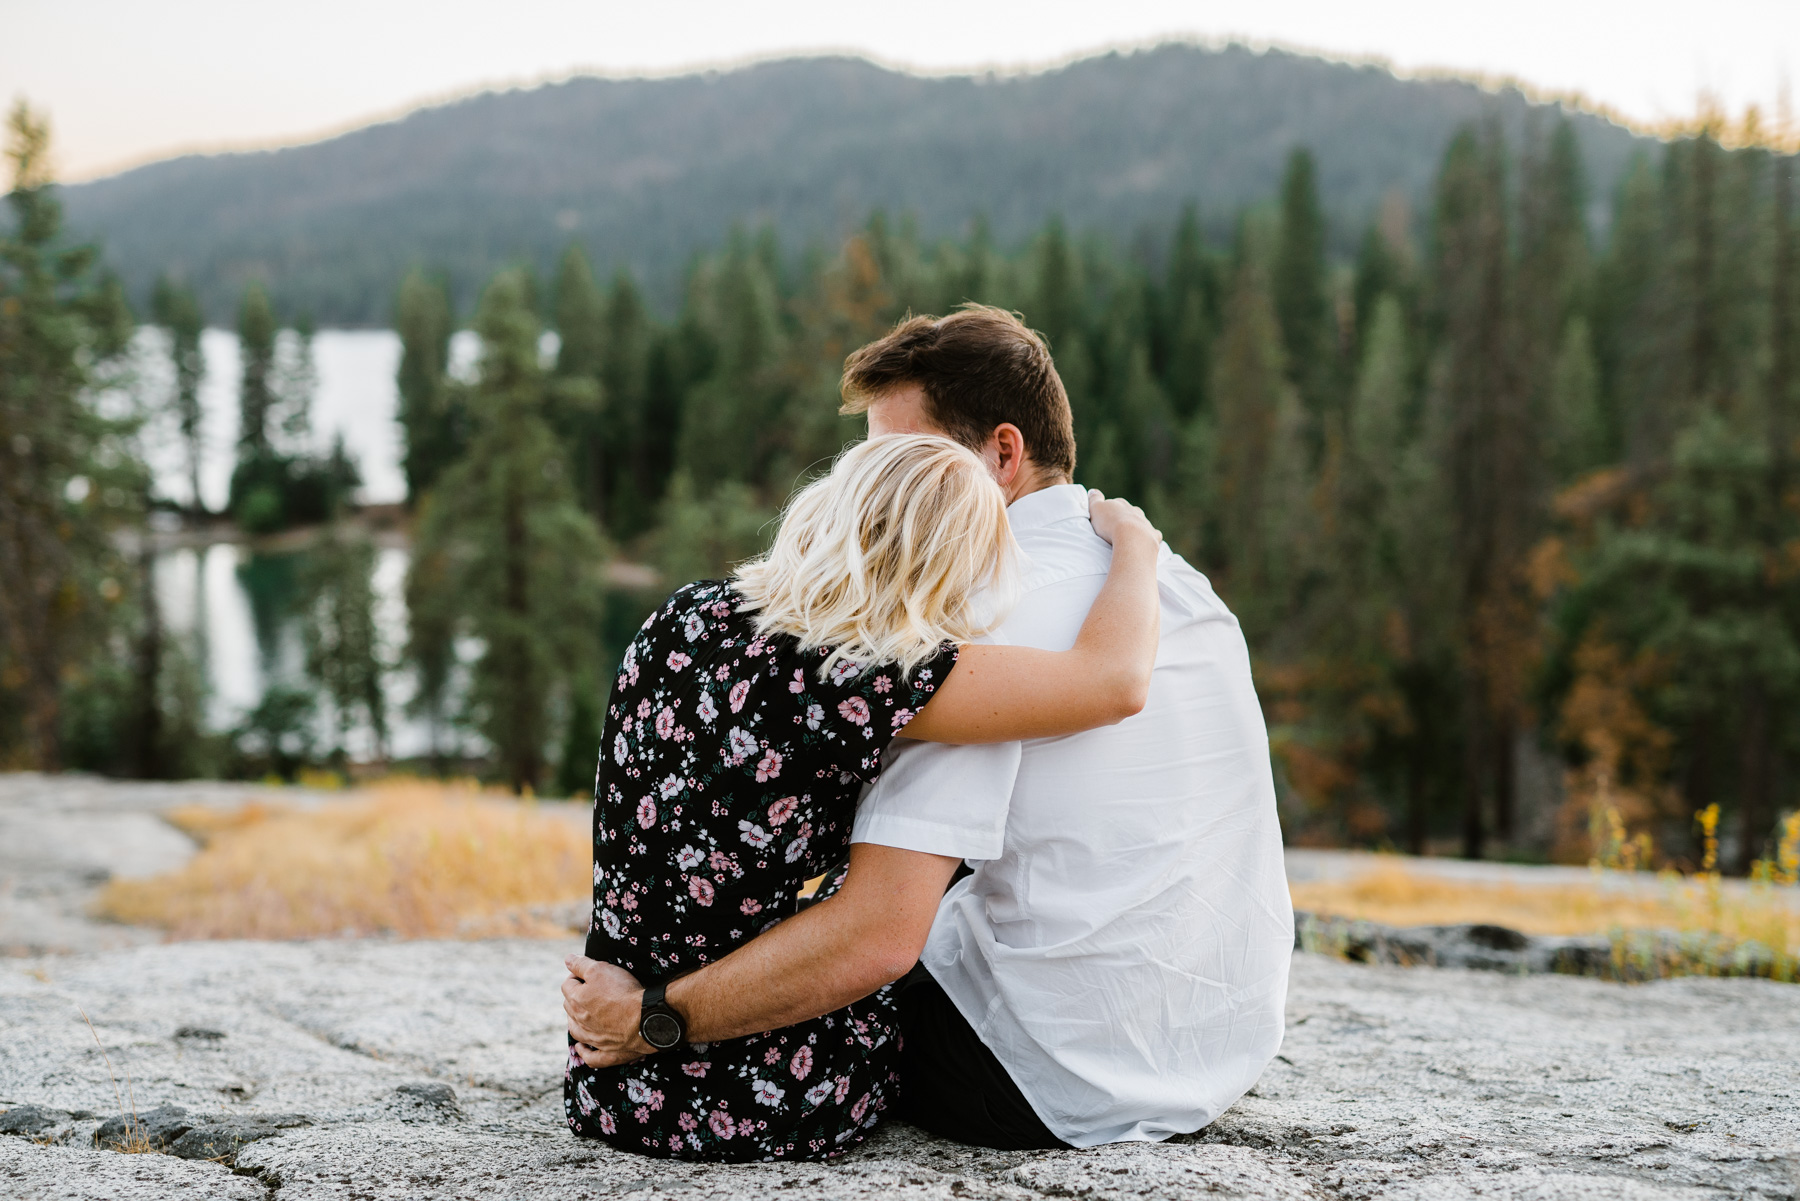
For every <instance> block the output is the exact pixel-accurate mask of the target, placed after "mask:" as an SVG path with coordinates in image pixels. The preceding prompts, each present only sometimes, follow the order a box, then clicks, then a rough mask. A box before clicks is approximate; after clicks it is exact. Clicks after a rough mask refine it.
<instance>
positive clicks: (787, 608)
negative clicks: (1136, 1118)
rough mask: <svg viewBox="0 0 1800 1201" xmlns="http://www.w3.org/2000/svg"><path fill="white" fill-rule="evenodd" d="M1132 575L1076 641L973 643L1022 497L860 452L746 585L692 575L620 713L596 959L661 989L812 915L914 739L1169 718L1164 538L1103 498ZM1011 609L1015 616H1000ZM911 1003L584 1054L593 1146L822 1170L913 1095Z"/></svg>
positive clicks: (970, 472)
mask: <svg viewBox="0 0 1800 1201" xmlns="http://www.w3.org/2000/svg"><path fill="white" fill-rule="evenodd" d="M1092 516H1093V521H1094V524H1095V529H1096V530H1097V531H1098V532H1099V533H1100V534H1101V536H1102V537H1105V538H1107V540H1108V541H1110V542H1112V543H1113V546H1114V551H1113V561H1112V568H1111V575H1110V576H1109V577H1108V579H1107V582H1106V585H1105V587H1104V588H1103V589H1102V591H1101V593H1100V596H1099V598H1098V599H1097V600H1096V601H1095V603H1094V606H1093V609H1092V610H1091V612H1090V613H1089V615H1088V618H1087V621H1086V624H1084V625H1083V626H1082V629H1081V634H1080V636H1079V638H1078V639H1077V641H1076V644H1075V646H1074V648H1072V649H1071V650H1069V651H1065V652H1060V653H1055V652H1049V651H1041V650H1035V649H1031V648H1025V647H997V646H980V645H970V643H971V641H972V640H973V639H974V638H976V637H978V636H979V635H980V634H981V633H982V631H983V630H984V629H985V628H987V627H989V626H991V625H992V624H993V623H994V621H995V620H997V619H998V616H999V613H998V612H995V611H994V610H997V609H999V608H1001V607H1002V606H1000V605H998V604H994V603H992V600H993V598H996V597H1001V598H1003V597H1004V596H1005V595H1006V594H1007V593H1008V592H1009V591H1010V588H1011V584H1012V572H1013V569H1014V566H1013V555H1014V547H1013V543H1012V535H1011V533H1010V531H1009V529H1008V527H1007V522H1006V505H1005V500H1004V498H1003V497H1002V495H1001V492H1000V489H999V487H998V486H997V485H996V484H995V483H994V482H993V480H992V479H990V478H989V476H988V474H987V470H986V468H985V467H984V465H983V464H982V462H981V460H980V459H979V458H977V457H976V456H975V455H974V454H973V453H972V452H970V451H969V450H967V449H965V448H964V447H962V446H959V445H957V444H956V443H954V442H951V441H949V440H948V439H945V438H937V437H928V436H924V435H897V436H891V437H885V438H877V439H872V440H870V441H868V442H864V443H862V444H861V445H858V446H856V447H854V448H852V449H851V450H849V451H847V452H845V453H844V454H843V455H842V456H841V457H840V458H839V459H838V461H837V463H836V465H835V467H834V469H833V471H832V473H831V474H830V475H829V476H827V477H825V478H824V479H821V480H819V481H818V482H816V483H814V484H812V485H811V486H809V487H807V488H806V489H804V490H802V491H801V492H800V493H799V494H798V495H797V496H796V497H795V498H794V500H793V502H792V503H791V504H790V505H789V507H788V510H787V512H786V514H785V516H784V518H783V521H782V525H781V530H780V532H779V533H778V534H777V536H776V539H775V544H774V546H773V547H772V548H771V549H770V551H769V553H768V554H767V555H766V556H764V557H763V558H761V559H758V560H755V561H752V562H750V563H747V564H745V565H744V566H742V567H741V568H740V569H739V570H738V572H737V574H736V576H735V578H734V579H732V580H731V581H729V582H720V581H708V582H702V583H698V584H690V585H688V586H687V587H685V588H682V589H680V590H679V591H677V592H676V593H675V594H674V595H673V596H672V597H670V598H669V600H668V601H667V603H665V604H664V605H663V606H662V608H660V609H659V610H657V612H656V613H654V614H652V615H651V617H650V619H649V620H648V621H646V622H645V623H644V626H643V628H642V629H641V630H640V631H639V632H638V634H637V636H636V638H635V639H634V640H633V641H632V643H631V646H630V647H629V648H628V649H627V650H626V652H625V657H624V660H623V662H622V664H621V666H620V670H619V676H618V679H617V681H616V682H615V684H614V687H613V692H612V697H611V701H610V703H609V705H608V708H607V715H606V728H605V735H604V744H603V746H602V753H601V761H600V770H599V774H598V776H597V779H596V784H595V800H594V916H593V921H592V923H591V925H590V932H589V935H588V942H587V954H588V955H589V956H590V957H591V958H594V959H599V960H605V961H607V962H610V963H615V964H618V965H620V966H622V967H624V968H625V969H626V970H628V971H630V972H631V973H632V974H633V975H635V976H637V977H638V979H640V980H642V981H644V982H645V983H646V984H649V983H651V982H654V981H659V980H667V979H669V978H671V977H674V976H678V975H681V974H683V973H685V972H689V971H693V970H696V969H697V968H699V967H701V966H703V965H704V964H706V963H708V962H710V961H712V960H714V959H718V958H720V957H722V956H724V955H726V954H728V953H729V952H731V951H732V950H733V949H735V948H736V947H738V946H740V945H742V944H743V943H745V942H747V941H748V940H750V939H751V938H754V937H755V936H756V935H757V933H759V932H760V931H761V930H763V929H765V928H767V926H768V925H769V924H771V923H772V922H773V921H776V920H779V919H780V918H781V917H783V916H785V915H787V914H789V913H792V912H793V910H794V905H795V898H796V896H797V895H798V893H799V891H800V889H801V887H802V885H803V883H804V881H806V880H807V879H809V878H812V877H816V876H818V875H821V874H822V873H825V872H826V871H828V870H830V869H831V868H832V867H833V866H834V865H837V864H840V863H842V862H843V861H844V859H845V857H846V855H847V854H848V851H849V838H850V830H851V824H852V820H853V818H854V815H855V807H856V798H857V796H858V794H859V792H860V790H861V788H862V786H863V785H864V784H866V783H868V782H870V781H872V780H874V779H875V777H876V776H877V775H879V774H880V771H881V760H882V754H883V752H884V751H885V750H886V748H887V746H888V744H889V742H890V741H892V739H893V738H894V737H895V736H896V735H898V734H900V733H902V732H904V733H905V734H906V736H907V737H909V738H920V739H927V740H932V741H940V742H960V743H968V742H1002V741H1010V740H1013V739H1020V738H1041V737H1049V736H1054V735H1061V734H1072V733H1076V732H1078V731H1081V730H1087V729H1092V728H1094V727H1096V726H1100V725H1106V724H1110V723H1112V722H1116V721H1119V720H1121V719H1123V718H1125V717H1127V716H1129V715H1130V714H1132V713H1135V712H1137V711H1138V710H1139V709H1140V708H1142V706H1143V702H1144V695H1145V693H1146V691H1147V689H1148V687H1149V678H1150V669H1151V666H1152V664H1153V661H1154V658H1155V653H1156V636H1157V622H1158V605H1157V597H1156V581H1155V570H1156V557H1157V550H1158V546H1159V543H1160V539H1159V536H1158V535H1157V533H1156V531H1155V530H1154V529H1152V528H1151V527H1150V525H1149V523H1148V522H1147V521H1145V520H1144V518H1143V515H1142V514H1141V513H1138V512H1137V511H1136V510H1135V509H1132V508H1131V507H1130V506H1129V505H1126V504H1125V503H1124V502H1121V501H1105V500H1100V499H1099V498H1098V496H1097V495H1096V496H1095V499H1094V502H1093V505H1092ZM984 601H985V602H987V607H988V609H989V612H988V613H987V614H986V615H985V617H984V615H983V613H982V608H983V603H984ZM889 993H890V989H888V988H883V989H881V990H880V991H878V992H876V993H874V994H873V995H871V996H869V997H866V998H864V999H863V1000H861V1001H859V1002H857V1003H855V1004H853V1005H850V1006H848V1007H846V1008H844V1009H841V1010H838V1011H837V1012H836V1013H832V1014H827V1015H825V1016H824V1017H820V1018H816V1019H814V1020H812V1021H809V1022H803V1023H801V1024H799V1025H797V1026H790V1027H786V1028H784V1029H781V1030H777V1031H772V1032H769V1033H766V1034H759V1035H752V1036H750V1037H747V1038H739V1039H732V1040H729V1041H727V1042H719V1043H713V1044H710V1045H688V1046H677V1047H674V1048H672V1049H670V1050H668V1051H664V1052H661V1053H659V1054H656V1055H652V1056H650V1057H648V1058H645V1059H641V1060H638V1061H637V1062H635V1063H631V1064H628V1065H625V1066H623V1067H611V1068H598V1069H596V1068H590V1067H588V1066H587V1065H586V1064H585V1063H584V1062H583V1060H582V1058H581V1048H580V1047H579V1046H576V1047H572V1048H571V1053H570V1058H569V1066H568V1069H567V1071H566V1072H565V1077H564V1090H563V1091H564V1107H565V1110H566V1112H567V1116H568V1121H569V1125H570V1127H571V1129H573V1130H574V1131H575V1132H576V1133H577V1134H578V1135H582V1136H584V1137H590V1138H598V1139H602V1140H604V1141H606V1142H608V1143H610V1144H612V1145H613V1146H616V1147H618V1148H620V1149H622V1150H630V1151H636V1152H639V1153H642V1154H650V1155H663V1156H679V1157H682V1158H691V1159H709V1160H747V1159H821V1158H825V1157H827V1156H831V1155H836V1154H839V1153H841V1152H843V1151H846V1150H848V1149H849V1148H850V1147H852V1146H855V1145H856V1143H858V1142H860V1141H861V1139H862V1138H863V1136H864V1135H865V1134H866V1132H867V1131H868V1130H869V1129H870V1128H871V1127H873V1126H874V1124H875V1122H876V1120H877V1118H878V1115H879V1114H880V1113H881V1111H882V1110H883V1109H884V1108H885V1107H886V1105H887V1104H888V1103H889V1102H890V1100H891V1099H892V1098H893V1095H894V1093H893V1088H894V1084H895V1062H896V1057H897V1051H898V1047H897V1042H898V1039H897V1030H898V1025H897V1019H896V1008H895V1005H894V1002H893V999H892V998H891V997H890V995H889Z"/></svg>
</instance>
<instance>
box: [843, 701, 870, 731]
mask: <svg viewBox="0 0 1800 1201" xmlns="http://www.w3.org/2000/svg"><path fill="white" fill-rule="evenodd" d="M838 713H839V714H840V715H841V716H842V717H843V719H844V720H845V721H847V722H851V723H852V724H854V725H859V726H866V725H868V724H869V702H868V701H865V700H863V698H862V697H860V696H853V697H850V698H848V699H847V700H841V701H839V702H838Z"/></svg>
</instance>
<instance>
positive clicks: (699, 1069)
mask: <svg viewBox="0 0 1800 1201" xmlns="http://www.w3.org/2000/svg"><path fill="white" fill-rule="evenodd" d="M711 1066H712V1060H710V1059H702V1060H700V1061H698V1062H696V1063H684V1064H682V1065H681V1070H682V1071H684V1072H686V1073H687V1074H688V1075H690V1076H692V1077H694V1078H695V1079H696V1080H698V1079H700V1078H701V1077H703V1076H705V1075H706V1069H707V1068H710V1067H711ZM682 1117H684V1118H685V1117H687V1115H686V1114H683V1115H682ZM682 1129H683V1130H692V1129H693V1127H692V1126H683V1127H682Z"/></svg>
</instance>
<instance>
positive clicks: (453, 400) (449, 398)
mask: <svg viewBox="0 0 1800 1201" xmlns="http://www.w3.org/2000/svg"><path fill="white" fill-rule="evenodd" d="M451 324H452V322H451V317H450V297H449V294H448V293H447V292H446V291H445V289H444V286H443V283H442V282H441V281H439V280H434V279H432V278H431V277H429V276H427V275H426V274H425V273H424V272H423V271H420V270H417V269H414V270H413V271H410V272H408V273H407V276H406V279H405V280H404V281H403V282H402V283H401V285H400V295H399V298H398V300H397V302H396V303H395V306H394V325H395V328H396V330H397V331H398V332H399V335H400V346H401V351H400V370H399V376H398V383H399V392H400V430H401V438H402V441H403V445H404V450H403V452H402V463H401V465H402V468H403V470H404V471H405V473H406V499H407V503H408V504H409V505H417V504H418V503H419V502H420V500H421V499H422V498H423V497H424V495H425V493H426V492H427V491H428V490H429V489H430V488H431V486H432V485H433V484H435V483H436V482H437V479H438V476H439V475H441V474H442V473H443V472H444V470H445V469H446V468H447V467H449V465H450V464H451V463H453V462H454V461H455V460H456V459H457V458H458V457H459V456H460V455H461V453H462V450H463V447H464V445H465V444H466V442H467V439H468V431H467V428H466V426H467V420H466V414H465V413H464V412H463V404H462V398H461V396H460V395H459V394H458V389H457V388H456V387H455V386H453V384H452V383H451V380H450V378H449V360H450V333H451Z"/></svg>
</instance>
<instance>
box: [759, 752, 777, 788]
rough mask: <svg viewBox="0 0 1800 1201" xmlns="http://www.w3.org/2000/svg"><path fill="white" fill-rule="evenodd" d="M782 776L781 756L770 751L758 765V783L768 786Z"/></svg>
mask: <svg viewBox="0 0 1800 1201" xmlns="http://www.w3.org/2000/svg"><path fill="white" fill-rule="evenodd" d="M780 774H781V755H780V754H779V753H778V752H776V751H768V752H766V753H765V754H764V755H763V757H762V758H761V759H760V760H758V761H757V764H756V782H757V783H758V784H767V783H768V782H769V781H770V780H773V779H774V778H775V777H776V776H779V775H780Z"/></svg>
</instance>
